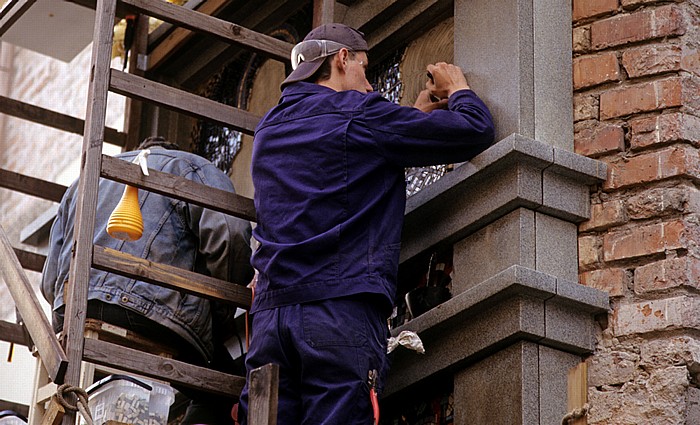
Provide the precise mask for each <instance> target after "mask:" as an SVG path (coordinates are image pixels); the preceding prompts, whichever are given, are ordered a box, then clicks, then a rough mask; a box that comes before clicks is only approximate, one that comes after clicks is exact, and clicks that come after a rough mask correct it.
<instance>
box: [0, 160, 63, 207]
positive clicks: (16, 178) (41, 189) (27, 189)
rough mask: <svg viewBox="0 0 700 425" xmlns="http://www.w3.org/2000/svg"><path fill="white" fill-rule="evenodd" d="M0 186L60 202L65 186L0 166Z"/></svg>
mask: <svg viewBox="0 0 700 425" xmlns="http://www.w3.org/2000/svg"><path fill="white" fill-rule="evenodd" d="M0 187H4V188H6V189H10V190H14V191H16V192H21V193H24V194H27V195H32V196H36V197H38V198H41V199H47V200H49V201H54V202H61V198H63V194H64V193H65V192H66V190H67V189H68V188H67V187H66V186H63V185H60V184H56V183H52V182H49V181H46V180H41V179H37V178H34V177H29V176H26V175H24V174H19V173H15V172H14V171H8V170H4V169H2V168H0Z"/></svg>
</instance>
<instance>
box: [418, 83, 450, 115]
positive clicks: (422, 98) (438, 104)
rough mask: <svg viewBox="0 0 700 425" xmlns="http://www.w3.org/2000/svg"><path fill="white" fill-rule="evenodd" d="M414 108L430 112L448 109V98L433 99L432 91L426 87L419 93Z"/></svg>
mask: <svg viewBox="0 0 700 425" xmlns="http://www.w3.org/2000/svg"><path fill="white" fill-rule="evenodd" d="M413 107H414V108H418V109H420V110H421V111H423V112H427V113H430V112H432V111H434V110H436V109H447V99H442V100H437V101H435V99H431V97H430V92H429V91H428V89H425V90H423V91H421V92H420V94H418V98H417V99H416V103H414V104H413Z"/></svg>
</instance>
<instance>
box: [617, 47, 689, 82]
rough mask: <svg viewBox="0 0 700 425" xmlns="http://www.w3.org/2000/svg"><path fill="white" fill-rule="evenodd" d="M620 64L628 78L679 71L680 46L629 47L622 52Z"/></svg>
mask: <svg viewBox="0 0 700 425" xmlns="http://www.w3.org/2000/svg"><path fill="white" fill-rule="evenodd" d="M622 66H623V67H624V68H625V71H626V72H627V75H629V76H630V78H636V77H642V76H647V75H654V74H661V73H663V72H670V71H679V70H680V69H681V47H680V46H674V45H655V46H644V47H639V48H636V49H630V50H627V51H626V52H624V53H623V54H622Z"/></svg>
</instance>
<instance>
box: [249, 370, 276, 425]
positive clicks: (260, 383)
mask: <svg viewBox="0 0 700 425" xmlns="http://www.w3.org/2000/svg"><path fill="white" fill-rule="evenodd" d="M279 379H280V368H279V365H276V364H273V363H268V364H266V365H265V366H262V367H259V368H257V369H253V370H251V371H250V384H249V386H248V388H249V397H248V400H249V409H248V423H249V424H250V425H276V424H277V400H278V396H279Z"/></svg>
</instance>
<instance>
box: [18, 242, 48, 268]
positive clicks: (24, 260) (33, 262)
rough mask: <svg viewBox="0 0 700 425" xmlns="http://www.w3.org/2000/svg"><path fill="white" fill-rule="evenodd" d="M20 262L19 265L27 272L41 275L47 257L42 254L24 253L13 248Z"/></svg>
mask: <svg viewBox="0 0 700 425" xmlns="http://www.w3.org/2000/svg"><path fill="white" fill-rule="evenodd" d="M12 249H13V250H14V252H15V255H16V256H17V259H18V260H19V263H20V264H21V265H22V267H24V268H25V269H26V270H31V271H33V272H39V273H41V272H42V271H44V263H45V262H46V256H45V255H41V254H36V253H34V252H29V251H24V250H21V249H19V248H12Z"/></svg>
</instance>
